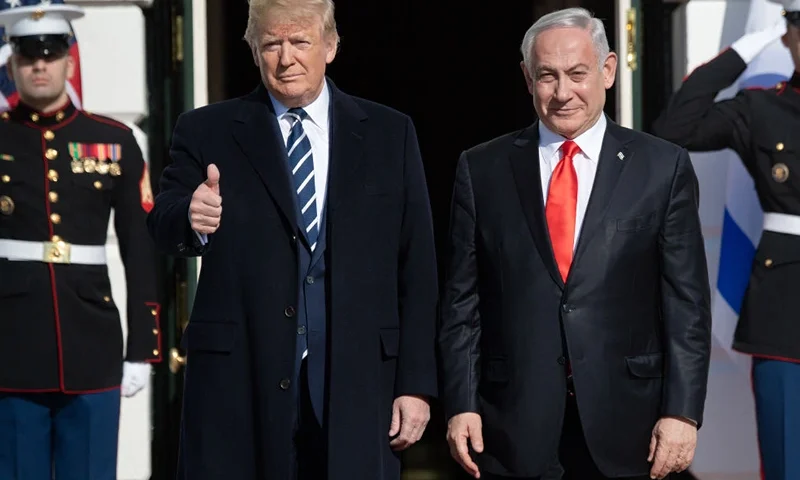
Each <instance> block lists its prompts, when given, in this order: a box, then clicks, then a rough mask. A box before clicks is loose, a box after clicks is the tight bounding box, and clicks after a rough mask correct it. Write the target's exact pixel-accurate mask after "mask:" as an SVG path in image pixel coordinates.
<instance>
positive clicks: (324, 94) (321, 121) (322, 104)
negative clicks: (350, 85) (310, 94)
mask: <svg viewBox="0 0 800 480" xmlns="http://www.w3.org/2000/svg"><path fill="white" fill-rule="evenodd" d="M269 99H270V100H272V106H273V108H275V116H276V117H278V119H282V118H283V116H284V115H285V114H286V112H288V111H289V108H288V107H286V106H285V105H283V104H282V103H281V102H279V101H278V100H276V99H275V97H273V96H272V93H270V94H269ZM330 103H331V96H330V92H329V91H328V81H327V80H324V84H323V85H322V91H321V92H320V94H319V95H318V96H317V98H316V99H315V100H314V101H313V102H311V103H309V104H308V105H306V106H305V107H303V110H305V111H306V113H307V114H308V119H309V120H311V121H312V122H314V124H315V125H316V126H317V127H319V128H321V129H322V130H323V131H325V132H327V131H328V107H329V106H330Z"/></svg>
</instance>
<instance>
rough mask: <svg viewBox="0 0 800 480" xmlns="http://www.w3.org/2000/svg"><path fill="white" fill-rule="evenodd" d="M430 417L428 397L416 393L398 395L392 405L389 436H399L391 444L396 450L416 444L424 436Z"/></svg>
mask: <svg viewBox="0 0 800 480" xmlns="http://www.w3.org/2000/svg"><path fill="white" fill-rule="evenodd" d="M430 419H431V406H430V405H429V404H428V401H427V400H426V399H424V398H423V397H418V396H416V395H404V396H402V397H397V398H396V399H395V400H394V405H392V425H391V427H390V428H389V436H390V437H394V436H395V435H397V438H395V439H394V440H392V441H391V442H390V443H389V445H390V446H391V447H392V449H393V450H395V451H401V450H405V449H406V448H408V447H410V446H411V445H414V444H415V443H417V442H418V441H419V439H420V438H422V434H423V433H425V427H426V426H427V425H428V420H430ZM398 433H399V435H398Z"/></svg>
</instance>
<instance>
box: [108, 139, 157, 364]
mask: <svg viewBox="0 0 800 480" xmlns="http://www.w3.org/2000/svg"><path fill="white" fill-rule="evenodd" d="M121 147H122V157H121V159H120V160H119V162H120V166H121V171H122V174H121V175H120V177H119V183H118V184H117V185H116V186H115V188H114V199H113V207H114V228H115V230H116V232H117V240H118V241H119V249H120V255H121V257H122V262H123V264H124V266H125V280H126V284H127V291H128V305H127V313H128V315H127V317H128V344H127V352H126V358H125V360H126V361H129V362H151V363H157V362H160V361H161V358H162V355H161V345H160V340H161V328H160V325H159V317H160V310H161V306H160V305H159V303H158V297H157V295H156V285H157V282H156V269H155V265H156V254H155V248H154V246H153V243H152V240H151V239H150V236H149V235H148V232H147V224H146V219H147V213H148V212H149V211H150V209H152V208H153V192H152V189H151V186H150V174H149V172H148V168H147V165H146V164H145V162H144V159H143V158H142V152H141V150H140V148H139V145H138V144H137V143H136V139H135V138H134V136H133V134H131V133H129V134H127V135H126V137H125V139H124V141H123V142H122V143H121Z"/></svg>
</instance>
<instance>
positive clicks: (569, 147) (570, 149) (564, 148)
mask: <svg viewBox="0 0 800 480" xmlns="http://www.w3.org/2000/svg"><path fill="white" fill-rule="evenodd" d="M580 151H581V147H579V146H578V144H577V143H575V142H573V141H572V140H567V141H566V142H564V144H563V145H561V152H562V153H563V154H564V157H565V158H569V159H570V160H572V159H573V158H574V157H575V154H576V153H578V152H580Z"/></svg>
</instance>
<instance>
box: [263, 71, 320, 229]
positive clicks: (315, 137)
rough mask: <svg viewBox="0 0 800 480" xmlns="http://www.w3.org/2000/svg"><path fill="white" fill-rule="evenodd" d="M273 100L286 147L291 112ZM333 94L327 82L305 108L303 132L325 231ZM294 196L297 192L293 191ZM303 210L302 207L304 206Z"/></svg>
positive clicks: (290, 124)
mask: <svg viewBox="0 0 800 480" xmlns="http://www.w3.org/2000/svg"><path fill="white" fill-rule="evenodd" d="M269 98H270V100H272V106H273V107H274V108H275V115H276V116H277V117H278V125H280V127H281V134H282V135H283V144H284V145H286V139H288V138H289V133H290V132H291V130H292V124H293V122H294V118H293V117H292V116H290V115H286V112H288V111H289V108H288V107H286V106H284V105H283V104H281V103H280V102H279V101H277V100H276V99H275V97H273V96H272V94H270V95H269ZM330 98H331V97H330V92H329V91H328V82H327V81H325V84H324V85H323V86H322V92H320V94H319V96H318V97H317V99H316V100H314V101H313V102H311V103H310V104H308V105H307V106H305V107H303V110H305V111H306V113H307V114H308V116H307V117H306V118H305V120H303V130H304V131H305V132H306V135H307V136H308V140H309V141H310V142H311V156H312V158H313V159H314V188H315V190H316V194H317V202H316V203H317V225H318V226H319V227H320V228H322V209H323V207H324V206H325V196H326V195H325V193H326V191H327V190H326V187H327V185H328V159H329V156H330V151H329V148H328V146H329V145H330V142H329V140H328V132H329V131H330V128H329V126H330V122H329V119H328V107H329V106H330V103H331V102H330ZM292 191H293V192H294V191H295V189H294V188H292ZM301 206H302V205H301Z"/></svg>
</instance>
